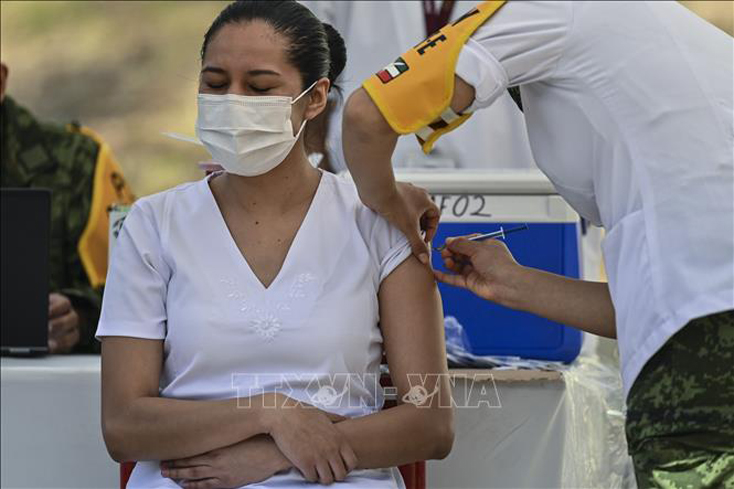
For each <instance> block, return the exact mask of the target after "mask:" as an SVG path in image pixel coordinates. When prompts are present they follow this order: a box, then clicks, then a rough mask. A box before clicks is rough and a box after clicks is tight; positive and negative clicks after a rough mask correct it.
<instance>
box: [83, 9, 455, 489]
mask: <svg viewBox="0 0 734 489" xmlns="http://www.w3.org/2000/svg"><path fill="white" fill-rule="evenodd" d="M345 56H346V55H345V51H344V44H343V41H342V40H341V37H340V36H339V34H338V33H336V31H335V30H333V28H331V27H330V26H328V25H324V24H322V23H321V22H320V21H319V20H317V19H316V17H315V16H313V15H312V14H311V12H310V11H309V10H308V9H306V8H305V7H303V6H302V5H300V4H298V3H296V2H295V1H292V0H291V1H240V2H236V3H233V4H231V5H229V6H228V7H227V8H225V9H224V10H223V11H222V12H221V13H220V15H219V16H218V17H217V19H216V20H215V21H214V23H213V24H212V26H211V27H210V29H209V31H208V32H207V33H206V36H205V38H204V45H203V48H202V70H201V81H200V87H199V99H198V104H199V115H198V120H197V134H198V135H199V138H200V139H201V140H202V142H203V143H204V144H205V146H206V147H207V148H208V149H209V151H210V152H211V153H212V156H213V157H214V159H215V161H217V162H219V163H220V164H221V165H222V166H223V167H224V169H225V171H223V172H218V173H214V174H212V175H210V176H208V177H207V178H204V179H202V180H201V181H198V182H193V183H189V184H185V185H181V186H179V187H176V188H174V189H171V190H168V191H166V192H163V193H160V194H157V195H153V196H149V197H146V198H143V199H140V200H139V201H138V202H137V203H136V204H135V205H134V206H133V208H132V210H131V212H130V214H129V215H128V217H127V219H126V221H125V225H124V227H123V229H122V231H121V233H120V236H119V239H118V242H117V245H116V247H115V251H114V254H113V258H112V261H111V268H110V271H109V276H108V280H107V287H106V290H105V295H104V302H103V307H102V317H101V319H100V323H99V328H98V330H97V337H98V338H99V339H100V340H101V342H102V427H103V432H104V439H105V442H106V444H107V448H108V450H109V452H110V454H111V455H112V457H113V458H114V459H115V460H118V461H126V460H136V461H138V463H137V465H136V467H135V470H134V472H133V474H132V476H131V479H130V481H129V484H128V487H129V488H131V489H132V488H141V487H145V488H151V487H157V488H158V487H172V488H173V487H180V486H183V487H187V488H215V487H216V488H222V487H226V488H230V487H240V486H243V485H247V484H251V483H255V482H261V481H262V483H261V484H257V485H256V487H279V488H285V487H288V488H290V487H302V486H309V487H310V486H311V484H310V483H309V482H320V483H323V484H329V483H331V482H333V481H337V480H338V481H344V482H343V485H342V486H341V487H355V488H357V487H358V488H396V487H402V486H403V482H402V480H401V478H400V475H399V472H398V471H397V470H396V469H394V467H395V466H397V465H401V464H405V463H409V462H412V461H416V460H425V459H431V458H442V457H445V456H446V455H447V454H448V452H449V451H450V449H451V445H452V442H453V431H452V410H451V398H450V390H449V385H448V380H447V376H446V358H445V352H444V340H443V326H442V325H443V322H442V311H441V304H440V300H439V296H438V291H437V288H436V285H435V283H434V280H433V276H432V273H431V270H430V269H429V268H428V267H426V266H425V265H422V264H421V263H420V262H418V261H417V260H416V259H415V258H414V257H413V256H412V255H411V252H410V249H409V246H408V243H407V240H406V239H405V237H404V236H403V235H402V234H400V233H399V232H398V231H396V230H395V229H394V228H393V227H391V226H390V225H389V224H387V222H386V221H385V220H383V219H382V218H381V217H378V216H377V215H376V214H375V213H374V212H372V211H371V210H369V209H368V208H366V207H364V206H363V205H362V204H361V203H360V200H359V198H358V195H357V192H356V190H355V187H354V186H353V185H352V184H351V183H349V182H348V181H345V180H343V179H341V178H339V177H336V176H334V175H332V174H329V173H323V172H321V171H320V170H317V169H315V168H313V167H312V166H311V165H310V164H309V162H308V159H307V157H306V154H305V152H304V147H303V138H302V137H300V136H301V133H302V132H303V131H302V129H303V127H304V125H305V124H306V123H307V121H309V120H311V119H313V118H314V117H316V116H317V115H318V114H319V113H320V112H321V111H322V110H323V109H324V107H325V105H326V102H327V94H328V92H329V89H330V87H331V86H332V84H333V82H334V80H335V79H336V77H337V76H338V74H339V72H340V71H341V69H342V68H343V66H344V63H345ZM383 350H384V351H385V353H386V355H387V360H388V364H389V367H390V372H391V376H392V380H393V383H394V384H395V386H396V388H397V393H398V396H399V399H400V401H399V405H398V406H397V407H394V408H391V409H386V410H381V407H382V403H383V392H382V390H381V388H380V387H379V384H378V382H377V380H378V378H379V374H380V370H379V369H380V362H381V357H382V354H383Z"/></svg>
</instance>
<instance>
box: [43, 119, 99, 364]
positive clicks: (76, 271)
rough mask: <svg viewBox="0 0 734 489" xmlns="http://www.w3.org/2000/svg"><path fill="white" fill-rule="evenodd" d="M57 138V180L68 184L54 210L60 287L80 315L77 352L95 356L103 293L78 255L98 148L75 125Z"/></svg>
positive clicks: (51, 145)
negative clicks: (59, 244) (59, 243)
mask: <svg viewBox="0 0 734 489" xmlns="http://www.w3.org/2000/svg"><path fill="white" fill-rule="evenodd" d="M57 134H58V133H57ZM57 137H58V138H59V139H58V140H57V141H56V142H55V144H50V145H49V146H50V147H51V148H53V149H52V151H53V152H54V156H55V157H56V159H57V161H58V162H59V165H60V166H62V167H63V168H61V171H59V172H58V173H57V178H63V179H64V180H65V181H66V183H67V185H64V186H63V190H62V192H63V195H60V196H59V197H60V199H59V200H60V201H61V202H63V204H62V205H58V206H56V209H54V210H53V211H52V212H55V213H63V215H57V216H55V218H56V219H58V221H59V224H60V226H61V227H62V228H63V233H62V234H63V244H62V247H61V248H62V249H61V250H59V251H60V252H61V254H62V256H58V257H57V259H58V260H60V261H61V263H62V267H63V273H62V278H61V279H60V280H59V281H58V283H57V287H58V290H59V292H60V293H62V294H64V295H66V296H67V297H69V300H70V301H71V303H72V305H73V306H74V309H75V310H76V311H77V313H78V314H79V320H80V338H79V343H78V344H77V346H76V347H75V348H74V351H75V352H78V353H96V352H99V345H98V342H97V341H96V340H95V339H94V333H95V331H96V328H97V321H98V320H99V313H100V307H101V302H102V290H101V288H98V289H94V288H92V286H91V285H90V282H89V277H88V276H87V274H86V271H85V270H84V266H83V265H82V262H81V259H80V257H79V253H78V252H77V244H78V242H79V238H80V237H81V235H82V232H83V231H84V228H85V225H86V223H87V219H88V217H89V212H90V208H91V201H92V189H93V181H94V171H95V165H96V161H97V153H98V151H99V145H98V144H97V143H96V142H95V141H94V140H93V139H92V138H89V137H87V136H84V135H82V134H81V133H79V132H77V131H76V130H75V128H74V127H73V126H72V127H71V128H70V130H68V129H65V130H64V134H63V137H61V135H58V136H57ZM61 175H64V177H62V176H61ZM61 202H60V203H61Z"/></svg>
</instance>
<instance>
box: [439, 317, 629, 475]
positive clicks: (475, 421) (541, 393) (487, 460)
mask: <svg viewBox="0 0 734 489" xmlns="http://www.w3.org/2000/svg"><path fill="white" fill-rule="evenodd" d="M445 330H446V346H447V353H448V357H449V360H450V362H451V363H452V364H453V365H454V366H456V365H459V366H462V367H473V368H480V369H484V370H452V374H453V375H454V376H455V377H459V378H460V379H461V380H460V381H456V380H455V381H454V389H453V394H454V397H455V399H456V398H457V397H458V398H459V399H462V400H469V404H470V405H472V404H475V403H476V402H475V401H476V399H474V400H473V401H472V397H473V396H476V394H477V393H480V392H482V388H478V386H477V383H479V384H480V385H481V384H482V383H484V384H485V385H486V386H488V387H489V388H492V389H495V390H496V392H497V397H498V404H499V406H496V407H497V408H498V409H467V408H462V407H457V409H456V410H455V419H456V438H455V442H454V450H453V452H452V454H451V455H449V457H448V458H447V459H446V460H443V461H440V462H430V463H429V464H428V487H435V488H439V487H441V488H455V489H458V488H470V487H471V488H479V487H482V488H509V487H518V488H519V487H538V488H561V487H562V488H604V489H616V488H634V487H636V484H635V481H634V473H633V471H632V463H631V459H630V457H629V455H628V454H627V443H626V438H625V432H624V425H625V414H624V396H623V392H622V385H621V378H620V374H619V368H618V361H617V358H616V356H615V355H610V354H609V352H608V350H610V348H608V347H609V346H610V343H609V342H608V341H607V342H605V344H604V346H606V347H607V348H606V349H605V350H607V352H606V353H605V354H601V355H600V351H601V349H600V348H599V343H600V342H599V341H597V340H596V339H595V338H594V339H592V338H587V339H591V340H592V341H589V342H588V344H587V345H585V347H584V349H583V350H582V354H581V355H580V356H579V358H578V359H577V360H576V361H574V362H573V363H572V364H570V365H565V364H563V363H560V362H547V361H538V360H527V359H521V358H516V357H476V356H473V355H471V353H469V351H468V350H469V345H468V343H467V342H466V341H467V338H466V335H465V334H464V332H463V328H462V327H461V324H459V323H458V322H457V321H456V320H455V319H454V318H451V317H447V318H446V321H445ZM611 346H613V345H611ZM615 350H616V349H615ZM476 372H480V374H476ZM472 379H473V380H472ZM472 382H473V387H471V384H472ZM470 407H471V406H470Z"/></svg>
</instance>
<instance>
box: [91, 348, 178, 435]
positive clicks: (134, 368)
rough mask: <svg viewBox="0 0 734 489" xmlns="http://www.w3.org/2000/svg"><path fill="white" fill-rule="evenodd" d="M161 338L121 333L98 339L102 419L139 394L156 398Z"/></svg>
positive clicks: (161, 358) (105, 419)
mask: <svg viewBox="0 0 734 489" xmlns="http://www.w3.org/2000/svg"><path fill="white" fill-rule="evenodd" d="M162 365H163V341H161V340H149V339H141V338H129V337H124V336H107V337H105V338H103V340H102V422H103V424H104V423H105V422H109V421H110V420H111V419H113V418H114V417H115V415H116V414H119V413H120V412H124V410H125V407H126V406H127V405H128V404H129V403H130V402H132V401H134V400H135V399H138V398H141V397H158V385H159V382H160V375H161V368H162Z"/></svg>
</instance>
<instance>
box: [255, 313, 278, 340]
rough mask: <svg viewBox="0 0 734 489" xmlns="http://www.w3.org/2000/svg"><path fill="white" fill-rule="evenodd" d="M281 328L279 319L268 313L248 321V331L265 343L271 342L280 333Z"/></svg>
mask: <svg viewBox="0 0 734 489" xmlns="http://www.w3.org/2000/svg"><path fill="white" fill-rule="evenodd" d="M281 328H282V325H281V323H280V319H278V318H277V317H275V316H273V315H272V314H270V313H264V314H262V315H260V317H258V318H256V319H253V320H251V321H250V329H252V330H253V331H254V332H255V333H257V334H259V335H260V336H261V337H262V338H263V339H264V340H266V341H272V340H273V338H275V336H276V335H277V334H278V333H279V332H280V330H281Z"/></svg>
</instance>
